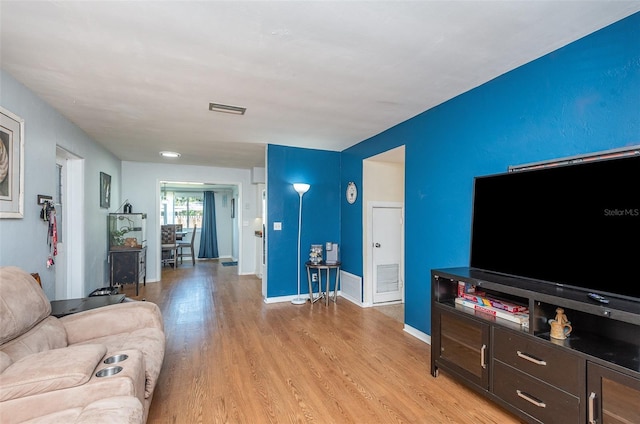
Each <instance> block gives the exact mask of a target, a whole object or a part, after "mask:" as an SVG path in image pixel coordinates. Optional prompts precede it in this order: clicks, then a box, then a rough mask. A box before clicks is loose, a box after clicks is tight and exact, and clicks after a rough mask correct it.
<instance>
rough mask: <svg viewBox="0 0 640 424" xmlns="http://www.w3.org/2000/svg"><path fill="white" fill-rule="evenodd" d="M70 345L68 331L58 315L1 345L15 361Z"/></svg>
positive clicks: (0, 348) (0, 350)
mask: <svg viewBox="0 0 640 424" xmlns="http://www.w3.org/2000/svg"><path fill="white" fill-rule="evenodd" d="M66 346H68V343H67V331H66V330H65V328H64V325H62V323H61V322H60V320H59V319H58V318H56V317H52V316H49V317H47V318H45V319H44V320H42V321H40V322H39V323H38V324H36V326H35V327H34V328H32V329H31V330H29V331H27V332H26V333H25V334H23V335H21V336H19V337H17V338H15V339H13V340H11V341H10V342H7V343H5V344H3V345H2V346H0V352H4V353H5V354H7V355H8V356H9V357H10V358H11V360H12V361H13V362H16V361H18V360H20V359H22V358H24V357H25V356H28V355H32V354H34V353H38V352H43V351H45V350H50V349H59V348H61V347H66Z"/></svg>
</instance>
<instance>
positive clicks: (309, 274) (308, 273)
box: [307, 267, 313, 305]
mask: <svg viewBox="0 0 640 424" xmlns="http://www.w3.org/2000/svg"><path fill="white" fill-rule="evenodd" d="M307 282H308V283H309V301H310V302H311V304H312V305H313V287H312V286H311V271H309V267H307Z"/></svg>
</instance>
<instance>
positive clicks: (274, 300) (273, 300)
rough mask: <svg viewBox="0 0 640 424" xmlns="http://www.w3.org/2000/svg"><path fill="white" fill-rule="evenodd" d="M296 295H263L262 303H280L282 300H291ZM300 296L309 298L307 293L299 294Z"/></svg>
mask: <svg viewBox="0 0 640 424" xmlns="http://www.w3.org/2000/svg"><path fill="white" fill-rule="evenodd" d="M296 297H298V295H297V294H294V295H291V296H278V297H265V298H264V299H263V300H264V303H267V304H270V303H282V302H291V301H292V300H293V299H295V298H296ZM300 297H301V298H303V299H307V300H308V299H309V295H308V294H301V295H300Z"/></svg>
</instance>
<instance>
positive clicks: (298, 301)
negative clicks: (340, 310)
mask: <svg viewBox="0 0 640 424" xmlns="http://www.w3.org/2000/svg"><path fill="white" fill-rule="evenodd" d="M309 187H310V185H309V184H304V183H295V184H294V185H293V188H294V190H295V191H297V192H298V195H299V196H300V200H299V203H300V206H299V208H298V258H297V262H298V297H295V298H293V299H292V300H291V303H293V304H294V305H304V304H305V303H307V299H305V298H303V297H301V296H300V236H301V234H302V196H303V195H304V194H305V193H306V192H307V191H308V190H309Z"/></svg>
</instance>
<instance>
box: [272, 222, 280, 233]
mask: <svg viewBox="0 0 640 424" xmlns="http://www.w3.org/2000/svg"><path fill="white" fill-rule="evenodd" d="M281 230H282V222H274V223H273V231H281Z"/></svg>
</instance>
